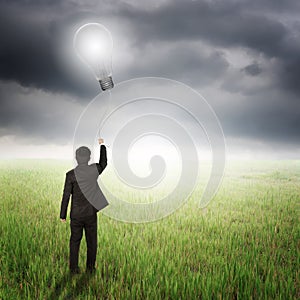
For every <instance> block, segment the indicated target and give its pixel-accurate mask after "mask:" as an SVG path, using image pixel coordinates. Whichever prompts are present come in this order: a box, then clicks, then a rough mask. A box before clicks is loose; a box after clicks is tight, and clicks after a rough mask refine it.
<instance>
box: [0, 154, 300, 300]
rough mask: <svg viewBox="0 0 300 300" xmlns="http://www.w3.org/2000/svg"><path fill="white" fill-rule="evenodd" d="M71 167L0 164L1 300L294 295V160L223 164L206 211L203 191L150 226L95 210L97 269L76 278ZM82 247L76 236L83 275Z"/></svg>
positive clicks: (297, 192)
mask: <svg viewBox="0 0 300 300" xmlns="http://www.w3.org/2000/svg"><path fill="white" fill-rule="evenodd" d="M70 168H72V165H71V163H70V162H64V161H54V160H53V161H52V160H48V161H39V160H36V161H30V160H20V161H14V162H12V161H0V238H1V239H0V266H1V268H0V299H299V298H300V286H299V273H300V272H299V270H300V268H299V266H300V264H299V260H300V255H299V248H300V247H299V246H300V244H299V241H300V234H299V232H300V230H299V229H300V227H299V202H300V201H299V200H300V162H299V161H276V162H246V163H245V162H243V163H238V162H235V163H229V164H228V167H227V170H226V174H225V177H224V180H223V184H222V187H221V188H220V190H219V193H218V194H217V196H216V197H215V198H214V200H213V201H211V203H210V204H209V206H208V207H207V208H205V209H203V210H201V209H198V201H199V197H200V196H201V191H202V188H201V187H200V188H199V189H196V190H195V192H194V194H193V195H192V197H191V198H190V199H189V200H188V202H187V203H186V204H185V205H184V206H183V207H182V208H181V209H179V210H177V211H176V212H175V213H174V214H172V215H171V216H170V217H168V218H164V219H162V220H160V221H157V222H153V223H147V224H130V223H122V222H118V221H115V220H113V219H110V218H108V217H107V216H105V215H103V214H101V213H99V214H98V226H99V228H98V253H97V272H96V274H95V276H94V277H88V276H86V275H85V274H82V275H77V276H75V277H73V278H69V276H68V256H69V248H68V247H69V235H70V228H69V221H68V222H67V224H63V223H61V222H60V220H59V209H60V201H61V195H62V189H63V184H64V178H65V172H66V171H67V170H68V169H70ZM131 196H132V195H131ZM85 251H86V244H85V239H83V241H82V244H81V249H80V261H79V263H80V267H81V268H82V269H84V266H85V255H86V253H85Z"/></svg>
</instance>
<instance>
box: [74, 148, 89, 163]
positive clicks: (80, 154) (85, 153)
mask: <svg viewBox="0 0 300 300" xmlns="http://www.w3.org/2000/svg"><path fill="white" fill-rule="evenodd" d="M90 158H91V150H90V149H89V148H88V147H85V146H81V147H79V148H78V149H77V150H76V160H77V163H78V164H87V163H88V162H89V160H90Z"/></svg>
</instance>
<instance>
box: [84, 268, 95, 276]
mask: <svg viewBox="0 0 300 300" xmlns="http://www.w3.org/2000/svg"><path fill="white" fill-rule="evenodd" d="M86 273H88V274H95V273H96V268H95V267H93V268H86Z"/></svg>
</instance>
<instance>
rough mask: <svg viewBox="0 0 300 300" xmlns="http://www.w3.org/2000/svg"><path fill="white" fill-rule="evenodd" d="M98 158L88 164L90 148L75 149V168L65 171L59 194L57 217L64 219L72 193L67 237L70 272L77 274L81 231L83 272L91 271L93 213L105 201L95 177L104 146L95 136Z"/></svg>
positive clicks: (94, 246) (104, 161)
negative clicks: (83, 253) (84, 261)
mask: <svg viewBox="0 0 300 300" xmlns="http://www.w3.org/2000/svg"><path fill="white" fill-rule="evenodd" d="M98 143H99V145H100V159H99V163H96V164H90V165H89V164H88V162H89V160H90V157H91V151H90V149H89V148H88V147H85V146H82V147H80V148H78V149H77V150H76V161H77V164H78V165H77V166H76V168H74V169H72V170H70V171H68V172H67V173H66V179H65V185H64V191H63V197H62V201H61V209H60V219H61V221H62V222H64V223H65V222H66V216H67V209H68V204H69V200H70V195H71V194H72V203H71V212H70V218H71V224H70V227H71V237H70V244H69V246H70V258H69V268H70V272H71V274H78V273H80V270H79V267H78V255H79V249H80V242H81V239H82V234H83V230H84V231H85V238H86V244H87V259H86V271H87V272H88V273H94V272H95V262H96V253H97V212H98V211H99V210H101V209H103V208H104V207H106V206H107V205H108V204H109V203H108V202H107V200H106V199H105V197H104V195H103V193H102V191H101V190H100V188H99V185H98V183H97V179H98V176H99V175H100V174H101V173H102V172H103V170H104V169H105V168H106V165H107V157H106V147H105V145H104V144H103V143H104V141H103V139H99V140H98Z"/></svg>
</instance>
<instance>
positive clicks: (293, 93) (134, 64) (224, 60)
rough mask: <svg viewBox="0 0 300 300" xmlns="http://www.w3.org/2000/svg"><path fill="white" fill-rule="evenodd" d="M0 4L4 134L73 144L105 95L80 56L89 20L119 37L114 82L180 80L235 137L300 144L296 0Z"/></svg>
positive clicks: (294, 146)
mask: <svg viewBox="0 0 300 300" xmlns="http://www.w3.org/2000/svg"><path fill="white" fill-rule="evenodd" d="M0 6H1V10H0V39H1V41H2V42H1V43H0V80H1V85H0V87H1V90H0V96H1V99H0V104H1V113H0V129H1V130H0V135H1V136H6V135H16V136H18V135H22V136H23V137H26V136H27V137H28V138H31V140H32V139H33V140H34V141H40V143H47V142H48V141H51V142H52V143H57V144H63V143H64V141H66V140H67V141H70V139H71V138H72V133H73V131H72V130H74V126H75V125H74V124H76V121H77V118H78V116H79V114H80V111H81V110H82V109H83V108H84V107H85V106H86V105H87V104H88V102H89V101H90V100H91V99H92V98H93V97H94V96H96V95H97V93H98V92H99V87H98V85H97V82H96V81H95V80H94V79H93V76H92V74H90V73H89V70H88V69H87V68H85V66H83V65H81V64H80V63H79V62H78V59H77V57H76V55H75V53H74V51H73V49H72V35H73V34H74V30H75V29H76V28H78V27H79V26H80V25H82V24H84V23H85V22H100V23H103V24H104V25H105V26H106V27H107V28H109V29H110V31H111V32H112V35H113V38H114V45H115V47H114V53H113V66H114V80H115V82H116V83H117V82H120V81H123V80H127V79H130V78H134V77H144V76H161V77H167V78H171V79H175V80H179V81H181V82H183V83H186V84H188V85H190V86H192V87H193V88H195V89H196V90H198V91H199V92H200V93H201V94H202V95H203V96H204V97H205V98H206V99H207V100H208V102H209V103H210V104H211V105H212V107H213V108H214V109H215V111H216V113H217V115H218V117H219V118H220V121H221V124H222V126H223V128H224V132H225V135H226V137H228V138H229V139H232V140H238V139H240V138H243V139H246V140H248V141H249V145H250V144H251V145H252V141H258V142H259V141H261V142H263V143H266V144H267V145H270V147H271V145H281V147H284V145H286V147H289V148H292V149H295V151H298V150H299V147H300V143H299V134H298V132H299V131H300V115H299V114H300V113H299V112H300V100H299V97H300V71H299V70H300V42H299V41H300V39H299V37H300V34H299V32H300V21H299V20H300V18H299V17H300V3H298V1H292V0H288V1H279V0H275V1H274V0H261V1H260V0H254V1H233V0H232V1H231V0H228V1H218V0H212V1H202V0H199V1H197V0H196V1H179V0H174V1H161V2H157V1H147V3H141V1H140V2H139V1H133V0H132V1H129V0H128V1H92V0H90V1H79V0H77V1H68V0H67V1H50V0H49V1H37V0H35V1H34V0H31V1H0ZM66 53H67V54H66ZM24 93H25V94H26V95H25V94H24ZM44 110H46V111H44ZM47 113H48V114H47ZM46 115H47V116H46ZM51 124H53V125H52V127H51ZM51 128H52V129H51Z"/></svg>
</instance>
